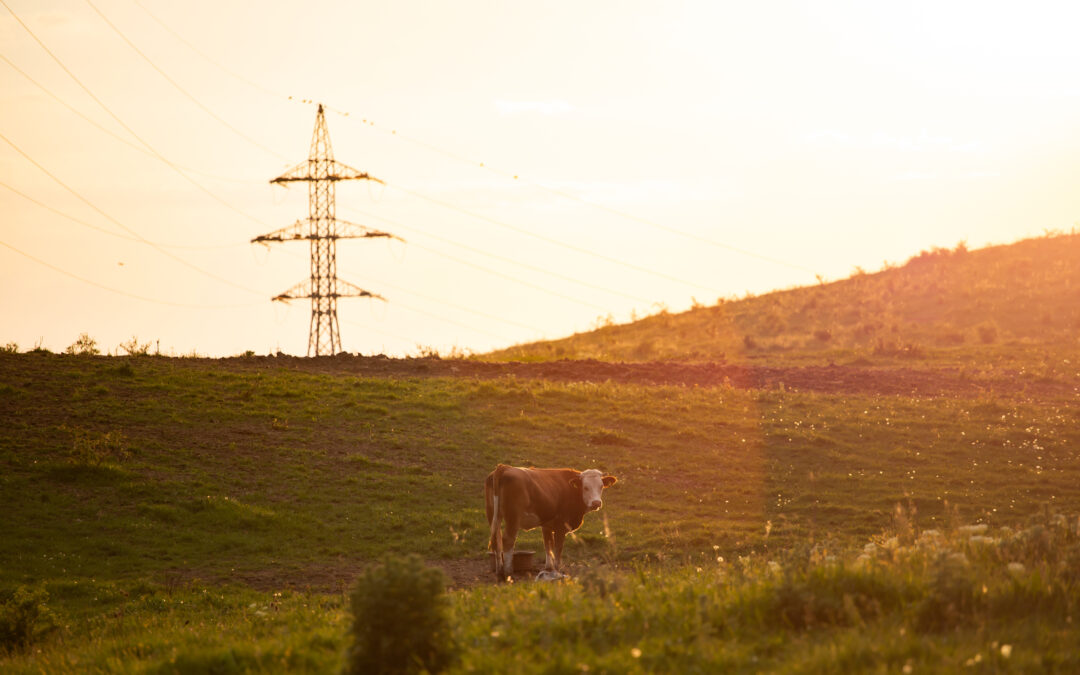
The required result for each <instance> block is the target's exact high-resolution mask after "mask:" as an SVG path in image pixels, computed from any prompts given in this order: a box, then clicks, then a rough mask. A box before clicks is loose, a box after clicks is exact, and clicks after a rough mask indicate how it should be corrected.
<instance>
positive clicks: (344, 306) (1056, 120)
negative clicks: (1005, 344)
mask: <svg viewBox="0 0 1080 675" xmlns="http://www.w3.org/2000/svg"><path fill="white" fill-rule="evenodd" d="M1077 26H1080V5H1077V4H1076V3H1071V2H1060V3H1040V2H1033V3H1022V4H1021V3H1004V2H985V1H982V2H948V3H942V2H918V1H917V2H906V3H866V2H855V1H851V2H841V1H835V0H826V1H823V2H814V3H796V2H789V3H788V2H740V3H728V2H715V1H705V0H702V1H700V2H627V1H626V0H619V1H618V2H616V1H606V0H605V1H586V0H574V1H573V2H570V1H566V2H563V1H554V2H531V3H526V2H513V1H505V2H492V1H489V2H478V1H475V0H461V1H459V2H453V3H451V2H409V1H399V2H378V3H376V2H369V1H367V0H362V1H359V2H346V1H345V0H340V1H338V0H312V1H311V2H305V3H298V2H288V3H286V2H273V3H268V2H259V1H256V0H217V1H215V2H205V1H203V0H194V1H193V2H185V3H176V2H167V1H166V0H89V1H88V0H0V56H2V57H3V58H2V59H0V136H2V137H0V345H3V344H6V343H11V342H14V343H17V344H18V346H19V348H20V349H22V350H25V349H30V348H33V347H34V346H35V345H38V344H40V345H41V346H43V347H45V348H48V349H50V350H53V351H61V350H63V349H64V348H65V347H66V346H68V345H69V344H71V343H72V342H74V341H75V340H76V339H77V338H78V336H79V335H80V334H81V333H87V334H89V335H90V336H91V337H93V338H95V339H96V340H97V341H98V343H99V345H100V347H101V348H102V349H103V351H115V350H116V349H117V348H118V345H119V344H120V343H121V342H126V341H128V340H130V339H131V338H132V337H133V336H135V337H137V338H138V340H139V341H140V342H154V343H155V344H158V343H159V344H160V349H161V351H162V352H164V353H174V354H178V355H187V354H190V353H192V352H197V353H199V354H201V355H211V356H230V355H235V354H239V353H243V352H244V351H246V350H253V351H254V352H256V353H258V354H266V353H268V352H275V351H278V350H281V351H284V352H286V353H291V354H297V355H303V354H304V353H305V352H306V349H307V341H308V324H309V319H310V304H309V303H308V301H306V300H304V301H296V302H293V303H292V304H289V305H283V304H281V303H272V302H271V301H270V298H271V297H273V296H274V295H277V294H278V293H281V292H282V291H285V290H286V289H288V288H289V287H291V286H293V285H295V284H296V283H298V282H300V281H303V280H304V279H305V278H306V277H307V276H308V274H309V272H308V257H309V256H308V249H307V245H306V243H285V244H276V245H273V246H271V247H270V248H266V247H263V246H259V245H252V244H250V243H249V242H250V240H251V239H252V238H253V237H255V236H258V235H260V234H264V233H267V232H270V231H272V230H276V229H278V228H282V227H285V226H288V225H291V224H292V223H294V222H295V221H296V220H297V219H300V218H303V217H306V215H307V189H306V186H304V185H302V184H301V185H294V186H293V187H289V188H284V187H278V186H271V185H270V184H269V181H270V179H272V178H274V177H276V176H278V175H280V174H281V173H283V172H284V171H285V170H287V169H288V168H290V167H292V166H294V165H296V164H298V163H300V162H301V161H302V160H304V159H305V158H306V157H307V154H308V146H309V143H310V140H311V133H312V127H313V125H314V122H315V104H314V103H312V102H322V103H324V104H325V105H326V106H327V110H328V113H327V122H328V124H329V130H330V136H331V139H332V142H333V148H334V154H335V157H336V159H337V160H338V161H340V162H342V163H344V164H347V165H349V166H352V167H355V168H357V169H359V170H361V171H367V172H369V173H370V174H371V175H373V176H376V177H378V178H380V179H382V180H383V181H385V183H386V185H385V186H380V185H377V184H373V183H365V182H348V183H341V184H339V185H338V188H337V212H338V217H339V218H342V219H345V220H349V221H352V222H355V223H359V224H362V225H366V226H369V227H374V228H376V229H380V230H384V231H388V232H392V233H394V234H396V235H398V236H400V237H401V238H403V239H404V240H405V243H402V242H399V241H392V242H390V241H386V240H355V241H354V240H343V241H341V242H339V243H338V275H339V277H340V278H341V279H344V280H346V281H349V282H352V283H354V284H356V285H358V286H360V287H362V288H365V289H367V290H369V291H372V292H375V293H378V294H380V295H382V296H385V297H386V298H387V300H388V302H387V303H382V302H378V301H373V300H369V299H343V300H341V301H340V303H339V310H338V314H339V319H340V324H341V335H342V341H343V344H344V348H345V349H346V350H348V351H350V352H361V353H365V354H371V353H386V354H391V355H404V354H413V353H417V351H418V348H419V347H418V346H421V345H422V346H427V347H434V348H436V349H439V350H441V351H443V352H444V353H445V352H446V351H447V350H449V349H450V348H452V347H457V348H459V349H464V350H471V351H474V352H484V351H488V350H491V349H494V348H500V347H505V346H509V345H512V344H515V343H520V342H529V341H533V340H537V339H543V338H558V337H563V336H566V335H569V334H571V333H574V332H579V331H583V330H588V329H589V328H590V327H592V326H593V325H594V324H595V323H596V321H597V319H598V317H601V316H606V315H609V314H610V315H611V316H612V318H613V319H614V320H615V321H618V322H624V321H628V320H630V318H631V316H633V315H634V313H636V314H637V315H642V314H648V313H651V312H654V311H656V310H657V309H658V308H659V307H661V306H666V307H668V308H670V309H671V310H672V311H678V310H683V309H686V308H688V307H689V306H690V305H691V303H692V302H694V301H695V300H696V301H697V302H700V303H703V304H706V305H711V304H713V303H715V302H716V301H717V299H718V298H721V297H735V296H739V297H741V296H743V295H745V294H746V293H747V292H752V293H762V292H767V291H769V290H773V289H779V288H787V287H791V286H799V285H807V284H813V283H817V280H818V278H819V277H820V278H823V279H826V280H836V279H840V278H843V277H846V276H848V275H849V274H851V272H852V271H853V270H854V269H855V268H856V267H861V268H863V269H866V270H868V271H869V270H876V269H879V268H881V267H882V265H883V264H885V263H886V262H891V263H902V262H904V261H905V260H906V259H907V258H909V257H910V256H912V255H914V254H917V253H918V252H919V251H920V250H922V249H927V248H931V247H935V246H944V247H950V248H951V247H953V246H955V245H956V244H957V243H958V242H961V241H965V242H966V244H967V246H968V247H969V248H977V247H982V246H985V245H987V244H991V243H1008V242H1011V241H1015V240H1017V239H1020V238H1024V237H1028V236H1034V235H1040V234H1042V233H1043V232H1045V231H1047V230H1069V229H1071V228H1073V227H1074V226H1077V224H1078V223H1080V40H1077V38H1076V30H1077ZM50 52H51V54H50ZM515 177H516V178H515Z"/></svg>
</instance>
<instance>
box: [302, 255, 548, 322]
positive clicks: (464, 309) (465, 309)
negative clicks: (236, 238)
mask: <svg viewBox="0 0 1080 675" xmlns="http://www.w3.org/2000/svg"><path fill="white" fill-rule="evenodd" d="M284 252H285V253H286V254H287V255H291V256H294V257H297V258H301V257H303V256H301V255H300V254H298V253H292V252H290V251H287V250H286V251H284ZM378 284H379V285H380V286H386V287H388V288H393V289H395V290H398V291H401V292H402V293H407V294H409V295H415V296H417V297H419V298H423V299H425V300H430V301H431V302H435V303H438V304H440V305H444V306H446V307H452V308H454V309H456V310H458V311H461V312H466V313H468V314H474V315H476V316H479V317H483V318H485V319H490V320H492V321H498V322H501V323H505V324H507V325H509V326H515V327H517V328H525V329H526V330H530V331H534V332H536V333H540V334H543V333H544V331H543V330H542V329H540V328H537V327H536V326H530V325H528V324H524V323H520V322H518V321H514V320H512V319H507V318H504V317H500V316H496V315H494V314H488V313H486V312H481V311H480V310H477V309H470V308H468V307H464V306H462V305H458V304H455V303H452V302H447V301H446V300H443V299H441V298H435V297H432V296H430V295H424V294H423V293H417V292H416V291H411V290H408V289H406V288H402V287H400V286H396V285H394V284H391V283H389V282H386V281H378ZM394 305H396V306H399V307H403V308H405V309H408V310H410V311H413V312H417V313H419V314H427V315H428V316H430V317H432V318H434V319H437V320H439V321H446V322H448V323H454V324H456V325H459V326H463V327H465V328H469V329H470V330H475V326H467V325H465V324H460V323H457V322H456V321H453V320H452V319H448V318H446V317H444V316H439V315H436V314H432V313H430V312H427V311H426V310H422V309H418V308H415V307H410V306H409V305H405V304H402V303H400V302H398V301H396V300H395V301H394ZM485 334H486V335H488V336H490V337H496V338H499V339H500V340H505V339H506V338H505V336H500V335H495V334H494V333H485ZM395 337H399V338H400V337H401V336H395ZM402 339H406V338H402Z"/></svg>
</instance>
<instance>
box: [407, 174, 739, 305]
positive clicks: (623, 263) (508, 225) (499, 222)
mask: <svg viewBox="0 0 1080 675" xmlns="http://www.w3.org/2000/svg"><path fill="white" fill-rule="evenodd" d="M386 185H387V186H388V187H392V188H396V189H398V190H401V191H402V192H404V193H405V194H408V195H412V196H413V197H417V198H419V199H423V200H424V201H426V202H430V203H432V204H436V205H438V206H441V207H443V208H445V209H449V210H451V211H457V212H458V213H462V214H465V215H467V216H469V217H471V218H477V219H479V220H483V221H486V222H489V223H491V224H493V225H498V226H499V227H502V228H506V229H509V230H513V231H514V232H518V233H519V234H524V235H526V236H528V237H532V238H533V239H538V240H540V241H543V242H547V243H549V244H553V245H555V246H560V247H562V248H565V249H568V250H571V251H575V252H577V253H581V254H584V255H588V256H592V257H594V258H598V259H600V260H604V261H607V262H609V263H613V264H615V265H619V266H621V267H625V268H627V269H631V270H634V271H636V272H642V273H644V274H649V275H652V276H654V277H658V278H661V279H666V280H667V281H674V282H675V283H678V284H682V285H684V286H693V287H695V288H700V289H703V290H706V291H709V292H710V293H717V294H719V293H720V291H719V290H717V289H715V288H712V287H710V286H705V285H703V284H699V283H696V282H693V281H687V280H686V279H680V278H678V277H674V276H672V275H670V274H665V273H663V272H658V271H656V270H653V269H649V268H647V267H642V266H640V265H635V264H633V263H629V262H626V261H625V260H620V259H618V258H613V257H611V256H609V255H604V254H603V253H597V252H596V251H591V250H589V249H587V248H583V247H581V246H576V245H574V244H570V243H567V242H565V241H560V240H558V239H555V238H553V237H546V236H544V235H542V234H537V233H536V232H532V231H530V230H527V229H525V228H523V227H518V226H517V225H513V224H511V223H507V222H505V221H502V220H498V219H496V218H491V217H488V216H484V215H480V214H478V213H473V212H472V211H469V210H468V209H463V208H461V207H460V206H455V205H454V204H451V203H450V202H445V201H443V200H441V199H435V198H434V197H429V196H427V195H425V194H423V193H421V192H417V191H415V190H410V189H409V188H406V187H402V186H400V185H395V184H393V183H387V184H386Z"/></svg>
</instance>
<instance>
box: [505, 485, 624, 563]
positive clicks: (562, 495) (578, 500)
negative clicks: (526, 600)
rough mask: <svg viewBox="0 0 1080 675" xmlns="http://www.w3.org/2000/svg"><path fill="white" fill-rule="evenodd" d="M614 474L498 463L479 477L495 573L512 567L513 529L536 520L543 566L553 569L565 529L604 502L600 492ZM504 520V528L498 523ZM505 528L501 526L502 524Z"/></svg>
mask: <svg viewBox="0 0 1080 675" xmlns="http://www.w3.org/2000/svg"><path fill="white" fill-rule="evenodd" d="M615 481H616V479H615V477H614V476H605V475H604V474H603V473H601V472H600V471H597V470H596V469H588V470H586V471H575V470H574V469H523V468H518V467H514V466H507V465H505V464H500V465H498V466H497V467H495V470H494V471H492V472H491V473H490V474H488V477H487V479H486V480H485V481H484V501H485V502H486V505H487V519H488V524H489V525H490V526H491V542H490V544H489V547H490V549H491V550H492V551H494V552H495V575H496V576H497V577H499V578H500V579H505V578H506V577H507V576H510V574H511V573H512V572H513V560H514V542H515V541H516V540H517V534H518V530H531V529H533V528H535V527H537V526H540V527H541V528H543V532H544V552H545V554H546V555H545V559H544V569H545V570H546V571H550V572H558V570H559V565H560V564H561V563H562V548H563V541H564V540H565V538H566V533H567V532H573V531H574V530H576V529H578V528H579V527H581V522H582V520H584V518H585V514H586V513H587V512H589V511H596V510H598V509H599V508H600V507H601V506H603V501H602V500H601V498H600V497H601V493H602V492H603V490H604V488H606V487H610V486H612V485H614V484H615ZM502 523H505V528H501V527H499V526H500V524H502ZM504 529H505V532H503V530H504Z"/></svg>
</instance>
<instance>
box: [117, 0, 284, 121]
mask: <svg viewBox="0 0 1080 675" xmlns="http://www.w3.org/2000/svg"><path fill="white" fill-rule="evenodd" d="M133 2H134V3H135V5H136V6H137V7H138V8H139V9H141V10H142V11H144V12H146V14H147V15H148V16H149V17H150V18H151V19H153V20H154V21H155V22H156V23H157V24H158V25H159V26H161V27H162V28H164V29H165V31H166V32H167V33H169V34H170V35H172V36H173V37H174V38H176V39H177V40H179V41H180V42H181V43H182V44H183V45H184V46H186V47H187V48H188V49H190V50H191V51H193V52H195V54H197V55H199V56H200V57H202V59H203V60H205V61H206V62H207V63H209V64H210V65H212V66H214V67H216V68H217V69H218V70H220V71H222V72H223V73H225V74H226V75H228V76H229V77H232V78H233V79H236V80H238V81H240V82H243V83H244V84H246V85H248V86H249V87H252V88H254V89H258V90H259V91H261V92H263V93H264V94H266V95H267V96H270V97H272V98H278V99H282V100H291V99H292V97H291V96H288V95H286V94H282V93H280V92H276V91H273V90H271V89H267V88H266V87H264V86H262V85H261V84H259V83H258V82H254V81H252V80H250V79H248V78H246V77H244V76H243V75H240V74H238V73H236V72H234V71H232V70H230V69H228V68H226V67H225V66H223V65H222V64H221V63H219V62H218V61H217V60H216V59H213V58H211V57H210V56H207V55H206V54H205V53H204V52H203V51H202V50H200V49H199V48H198V47H196V46H195V45H193V44H191V42H189V41H188V40H185V39H184V37H183V36H182V35H180V34H179V33H177V32H176V31H175V30H173V29H172V28H170V27H169V25H168V24H166V23H165V22H164V21H162V20H161V19H160V18H158V16H157V15H156V14H154V13H153V12H151V11H150V10H149V9H147V8H146V7H144V6H143V4H142V3H141V2H139V0H133Z"/></svg>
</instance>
